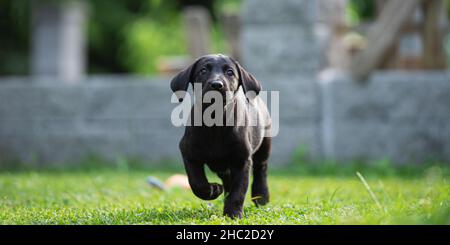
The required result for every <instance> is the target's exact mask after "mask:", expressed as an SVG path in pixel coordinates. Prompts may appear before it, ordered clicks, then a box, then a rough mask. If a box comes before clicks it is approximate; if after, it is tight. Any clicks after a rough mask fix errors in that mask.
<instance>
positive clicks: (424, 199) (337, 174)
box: [0, 166, 450, 224]
mask: <svg viewBox="0 0 450 245" xmlns="http://www.w3.org/2000/svg"><path fill="white" fill-rule="evenodd" d="M333 168H334V170H333ZM300 169H302V171H301V170H300ZM305 169H307V168H301V167H296V168H290V169H288V170H276V169H272V170H271V172H270V173H271V174H270V177H269V185H270V190H271V202H270V204H269V205H267V206H264V207H261V208H256V207H254V205H253V203H252V202H251V201H250V198H249V197H248V198H247V199H246V202H245V215H244V216H245V217H244V218H243V219H241V220H231V219H229V218H225V217H223V216H222V208H223V203H222V202H223V197H220V198H219V199H217V200H214V201H212V202H206V201H202V200H199V199H198V198H196V197H195V196H194V195H193V194H192V193H191V191H184V190H181V189H172V190H170V191H167V192H162V191H158V190H156V189H153V188H151V187H150V186H148V185H147V183H146V178H147V176H149V175H152V176H156V177H158V178H160V179H162V180H164V179H165V178H167V177H168V176H170V175H171V174H173V173H175V172H177V171H175V170H166V171H161V170H156V171H155V170H142V169H141V170H133V169H131V170H130V169H121V170H120V169H119V170H112V169H97V170H78V171H67V170H56V171H50V170H21V171H10V172H7V171H2V172H0V224H450V185H449V183H448V180H449V178H448V177H449V174H448V173H449V171H448V168H447V167H442V166H440V167H439V166H437V167H436V166H435V167H427V168H419V169H417V170H415V171H403V170H401V171H400V170H398V169H392V168H389V167H384V168H382V169H384V170H383V171H378V170H377V169H376V168H370V167H368V168H367V167H366V168H361V167H354V166H353V167H348V166H347V167H339V166H334V167H330V166H328V167H320V168H318V167H315V168H311V169H309V170H308V169H307V170H305ZM314 169H315V170H314ZM339 169H341V170H339ZM342 169H344V170H345V171H344V170H342ZM354 170H358V171H359V172H361V174H362V175H364V177H365V179H366V181H367V182H368V184H369V185H370V188H371V190H372V191H373V192H374V194H375V196H376V198H377V199H378V200H379V202H380V204H381V208H379V207H378V206H377V204H376V203H375V202H374V200H373V199H372V198H371V196H370V194H369V193H368V191H367V189H366V188H365V187H364V185H363V183H362V182H361V180H360V179H359V178H358V177H357V176H356V174H355V171H354ZM179 172H182V170H181V171H179ZM210 179H211V180H212V181H217V180H218V179H217V178H216V177H214V176H212V175H211V176H210Z"/></svg>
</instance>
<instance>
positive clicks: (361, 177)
mask: <svg viewBox="0 0 450 245" xmlns="http://www.w3.org/2000/svg"><path fill="white" fill-rule="evenodd" d="M356 175H357V176H358V178H359V179H360V180H361V182H362V183H363V184H364V187H365V188H366V190H367V191H368V192H369V194H370V196H371V197H372V200H373V201H374V202H375V204H376V205H377V206H378V208H379V209H380V210H381V211H383V212H384V211H385V210H384V209H383V207H382V206H381V204H380V202H379V201H378V198H377V196H375V193H373V191H372V189H371V188H370V186H369V184H368V183H367V181H366V179H365V178H364V176H362V174H361V173H359V172H356Z"/></svg>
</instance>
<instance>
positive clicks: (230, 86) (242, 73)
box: [170, 54, 261, 102]
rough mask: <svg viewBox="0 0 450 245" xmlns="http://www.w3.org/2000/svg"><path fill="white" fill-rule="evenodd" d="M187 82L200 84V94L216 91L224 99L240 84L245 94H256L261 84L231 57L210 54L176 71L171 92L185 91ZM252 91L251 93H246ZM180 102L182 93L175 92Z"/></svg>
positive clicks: (187, 85)
mask: <svg viewBox="0 0 450 245" xmlns="http://www.w3.org/2000/svg"><path fill="white" fill-rule="evenodd" d="M189 83H192V84H193V85H201V88H202V94H203V95H204V94H205V93H207V92H209V91H218V92H220V93H221V94H222V96H223V98H224V100H225V96H226V94H227V92H231V93H228V94H233V95H234V93H235V92H237V91H238V89H239V86H242V88H243V91H244V93H245V94H246V96H247V95H248V97H251V96H250V95H249V94H252V95H258V93H259V91H260V90H261V84H260V83H259V82H258V80H256V79H255V78H254V77H253V76H252V75H251V74H250V73H248V72H247V71H246V70H245V69H244V68H242V66H241V65H240V64H239V63H238V62H237V61H235V60H233V59H232V58H230V57H228V56H225V55H221V54H212V55H206V56H202V57H200V58H198V59H197V60H196V61H195V62H194V63H193V64H192V65H190V66H189V67H187V68H186V69H184V70H182V71H181V72H180V73H178V74H177V75H176V76H175V77H174V78H173V79H172V82H171V84H170V87H171V89H172V91H173V92H178V91H184V92H185V91H187V89H188V87H189ZM248 92H253V93H248ZM177 96H178V99H179V100H180V102H181V101H182V100H183V97H182V95H180V94H177Z"/></svg>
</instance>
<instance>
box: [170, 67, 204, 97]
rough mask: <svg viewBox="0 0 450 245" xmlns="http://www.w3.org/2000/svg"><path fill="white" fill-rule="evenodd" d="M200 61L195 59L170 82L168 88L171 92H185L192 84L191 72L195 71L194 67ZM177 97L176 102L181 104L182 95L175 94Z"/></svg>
mask: <svg viewBox="0 0 450 245" xmlns="http://www.w3.org/2000/svg"><path fill="white" fill-rule="evenodd" d="M199 60H200V59H197V60H196V61H195V62H194V63H193V64H192V65H190V66H188V67H186V68H185V69H183V70H182V71H180V72H179V73H178V74H177V75H176V76H175V77H174V78H173V79H172V81H171V82H170V88H171V89H172V91H173V92H174V93H175V92H177V91H184V92H186V91H187V89H188V87H189V83H190V82H192V78H193V72H194V70H195V65H196V64H197V62H198V61H199ZM176 95H177V97H178V101H179V102H182V101H183V98H184V97H183V95H182V94H181V93H176Z"/></svg>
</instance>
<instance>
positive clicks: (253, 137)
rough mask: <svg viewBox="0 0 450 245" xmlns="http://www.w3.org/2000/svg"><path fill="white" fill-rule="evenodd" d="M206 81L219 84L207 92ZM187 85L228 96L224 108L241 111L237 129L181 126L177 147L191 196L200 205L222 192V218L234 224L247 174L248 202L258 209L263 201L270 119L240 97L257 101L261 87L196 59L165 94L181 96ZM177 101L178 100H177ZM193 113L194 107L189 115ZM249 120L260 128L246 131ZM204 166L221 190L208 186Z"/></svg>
mask: <svg viewBox="0 0 450 245" xmlns="http://www.w3.org/2000/svg"><path fill="white" fill-rule="evenodd" d="M212 81H215V82H218V81H220V82H221V83H222V84H223V87H222V88H220V89H217V88H212V85H211V84H212ZM190 83H192V84H195V83H198V84H202V85H203V87H202V88H203V91H202V92H203V93H206V92H207V91H210V90H217V91H219V92H221V93H222V94H224V93H225V92H226V91H231V92H233V94H234V95H233V97H232V98H231V99H230V100H229V101H226V103H227V104H231V105H232V106H234V107H236V106H243V107H241V108H245V110H244V113H243V114H244V115H243V117H241V118H242V120H245V123H244V124H243V126H209V127H208V126H205V125H203V126H186V129H185V133H184V136H183V138H182V139H181V141H180V145H179V147H180V151H181V154H182V157H183V161H184V166H185V169H186V173H187V175H188V179H189V184H190V186H191V188H192V191H193V192H194V194H195V195H196V196H197V197H199V198H201V199H204V200H212V199H216V198H217V197H218V196H220V195H221V194H222V193H223V192H225V205H224V214H225V215H227V216H229V217H232V218H235V217H239V218H240V217H242V215H243V204H244V198H245V195H246V192H247V189H248V185H249V176H250V172H253V183H252V200H253V202H254V203H255V204H256V205H264V204H266V203H267V202H268V201H269V190H268V186H267V165H268V163H267V161H268V158H269V154H270V149H271V138H270V137H265V135H267V134H265V133H267V131H268V130H270V117H269V114H268V111H267V107H266V105H265V104H264V103H263V101H262V100H261V98H259V97H258V96H256V97H255V96H248V97H246V96H245V95H244V93H243V92H249V91H251V92H254V95H257V94H258V93H259V92H260V90H261V84H260V83H259V82H258V80H256V79H255V78H254V77H253V76H252V75H251V74H250V73H248V72H247V71H246V70H244V68H242V66H241V65H240V64H239V63H238V62H236V61H235V60H233V59H231V58H230V57H227V56H224V55H207V56H203V57H200V58H199V59H198V60H196V61H195V62H194V63H193V64H192V65H191V66H189V67H188V68H186V69H184V70H183V71H181V72H180V73H179V74H178V75H176V76H175V77H174V78H173V80H172V82H171V89H172V90H173V91H174V92H176V91H186V90H187V89H188V87H189V84H190ZM240 88H242V89H240ZM240 90H241V91H240ZM179 99H180V101H181V100H182V98H181V97H179ZM250 109H254V110H255V111H256V113H250ZM193 110H194V107H193V109H192V111H191V114H192V113H193ZM224 117H225V116H224ZM191 120H192V118H191ZM234 120H235V123H237V121H236V120H239V119H236V118H235V119H234ZM254 120H259V122H260V124H259V125H258V126H249V124H248V122H250V121H254ZM192 125H193V124H192ZM235 125H236V124H235ZM241 125H242V124H241ZM264 125H266V126H264ZM267 125H269V126H267ZM205 164H206V165H207V166H208V167H209V168H210V169H211V170H212V171H213V172H215V173H217V175H218V176H219V177H220V178H221V180H222V185H221V184H218V183H209V182H208V180H207V178H206V175H205V169H204V167H205Z"/></svg>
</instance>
